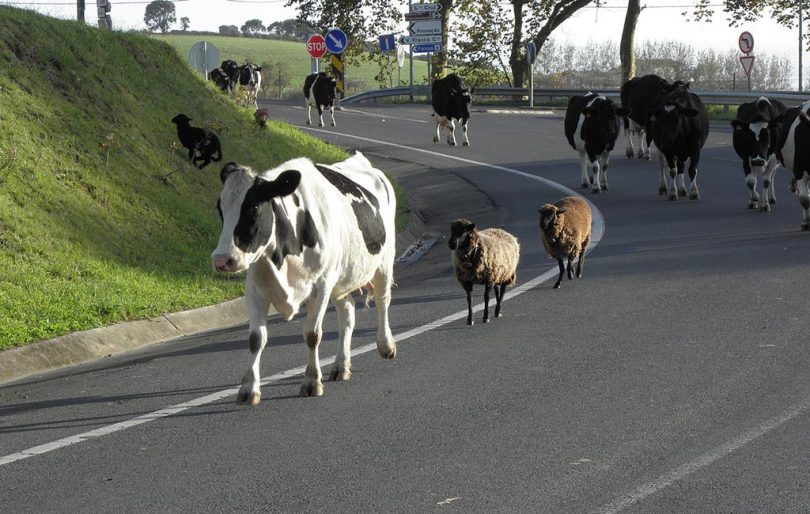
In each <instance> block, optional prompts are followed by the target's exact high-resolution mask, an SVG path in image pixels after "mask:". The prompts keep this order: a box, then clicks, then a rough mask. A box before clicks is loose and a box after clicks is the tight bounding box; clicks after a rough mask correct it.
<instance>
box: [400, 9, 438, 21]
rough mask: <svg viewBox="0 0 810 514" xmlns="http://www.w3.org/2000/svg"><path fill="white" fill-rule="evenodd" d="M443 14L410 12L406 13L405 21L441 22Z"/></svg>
mask: <svg viewBox="0 0 810 514" xmlns="http://www.w3.org/2000/svg"><path fill="white" fill-rule="evenodd" d="M441 19H442V14H441V13H440V12H427V11H425V12H408V13H405V21H429V20H441Z"/></svg>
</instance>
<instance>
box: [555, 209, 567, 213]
mask: <svg viewBox="0 0 810 514" xmlns="http://www.w3.org/2000/svg"><path fill="white" fill-rule="evenodd" d="M567 210H568V209H557V214H562V213H564V212H565V211H567Z"/></svg>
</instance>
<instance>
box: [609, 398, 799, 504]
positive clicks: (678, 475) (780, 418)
mask: <svg viewBox="0 0 810 514" xmlns="http://www.w3.org/2000/svg"><path fill="white" fill-rule="evenodd" d="M808 409H810V398H806V399H805V400H803V401H801V402H799V403H797V404H795V405H793V406H792V407H790V408H789V409H787V410H786V411H784V412H782V413H781V414H779V415H777V416H774V417H772V418H771V419H769V420H767V421H765V422H764V423H762V424H761V425H759V426H756V427H754V428H752V429H751V430H749V431H748V432H745V433H743V434H742V435H739V436H737V437H735V438H734V439H732V440H731V441H728V442H726V443H724V444H721V445H720V446H717V447H715V448H712V449H711V450H709V451H707V452H706V453H704V454H703V455H700V456H699V457H697V458H696V459H694V460H691V461H689V462H687V463H685V464H681V465H680V466H678V467H676V468H674V469H672V470H670V471H668V472H667V473H664V474H663V475H661V476H660V477H658V478H656V479H655V480H653V481H652V482H648V483H646V484H644V485H641V486H639V487H637V488H636V489H635V490H633V491H632V492H631V493H629V494H627V495H625V496H624V497H622V499H620V500H616V501H615V502H613V503H610V504H608V505H605V506H603V507H602V508H600V509H599V510H597V511H596V512H598V513H599V514H614V513H617V512H621V511H623V510H625V509H627V508H628V507H630V506H632V505H635V504H636V503H638V502H640V501H641V500H643V499H645V498H647V497H649V496H652V495H653V494H655V493H657V492H658V491H660V490H662V489H666V488H667V487H669V486H671V485H672V484H674V483H675V482H678V481H680V480H683V479H684V478H686V477H688V476H689V475H691V474H692V473H695V472H696V471H700V470H701V469H703V468H705V467H707V466H710V465H711V464H713V463H714V462H716V461H718V460H720V459H722V458H723V457H725V456H726V455H728V454H730V453H732V452H734V451H736V450H739V449H740V448H742V447H743V446H745V445H747V444H749V443H751V442H752V441H754V440H755V439H758V438H760V437H762V436H763V435H765V434H767V433H768V432H770V431H772V430H774V429H775V428H779V427H780V426H782V425H784V424H785V423H787V422H788V421H790V420H792V419H793V418H795V417H796V416H798V415H799V414H802V413H804V412H805V411H807V410H808Z"/></svg>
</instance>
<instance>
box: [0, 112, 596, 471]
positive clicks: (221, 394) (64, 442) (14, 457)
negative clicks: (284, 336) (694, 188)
mask: <svg viewBox="0 0 810 514" xmlns="http://www.w3.org/2000/svg"><path fill="white" fill-rule="evenodd" d="M308 130H312V131H314V132H324V133H327V134H333V135H340V136H343V137H351V138H354V139H361V140H364V141H368V142H371V143H375V144H380V145H389V146H394V147H397V148H402V149H405V150H411V151H416V152H422V153H426V154H429V155H435V156H438V157H445V158H447V159H453V160H456V161H461V162H465V163H468V164H474V165H476V166H483V167H487V168H492V169H496V170H499V171H503V172H506V173H511V174H514V175H518V176H520V177H524V178H528V179H531V180H535V181H538V182H541V183H543V184H545V185H547V186H550V187H552V188H555V189H557V190H559V191H562V192H563V193H565V194H569V195H576V196H580V195H579V194H578V193H576V192H574V191H573V190H571V189H568V188H567V187H565V186H563V185H561V184H557V183H556V182H552V181H550V180H548V179H545V178H543V177H538V176H536V175H531V174H529V173H525V172H522V171H518V170H514V169H512V168H506V167H504V166H497V165H494V164H486V163H483V162H477V161H473V160H470V159H465V158H462V157H455V156H451V155H445V154H441V153H438V152H432V151H430V150H422V149H419V148H411V147H408V146H404V145H398V144H395V143H388V142H386V141H378V140H375V139H369V138H364V137H360V136H349V135H346V134H335V133H334V132H329V131H326V130H321V129H313V128H308ZM586 200H587V199H586ZM588 203H589V204H590V203H591V202H590V201H588ZM591 209H592V210H593V219H594V227H593V234H592V239H591V244H590V246H589V247H588V251H589V252H590V251H591V249H593V248H594V247H595V246H596V245H597V244H598V243H599V241H600V240H601V239H602V234H604V226H605V222H604V219H603V218H602V214H601V213H600V212H599V210H598V209H597V208H596V206H595V205H593V204H591ZM556 273H557V269H556V268H553V269H550V270H548V271H546V272H545V273H543V274H541V275H539V276H537V277H535V278H533V279H531V280H529V281H528V282H526V283H524V284H521V285H520V286H517V287H515V288H514V289H512V290H511V291H510V292H508V293H507V294H506V298H512V297H515V296H518V295H520V294H523V293H525V292H526V291H528V290H530V289H532V288H533V287H536V286H537V285H539V284H541V283H543V282H545V281H546V280H548V279H549V278H551V277H553V276H554V275H555V274H556ZM483 308H484V304H483V303H480V304H478V305H476V306H475V307H474V308H473V311H474V312H478V311H480V310H482V309H483ZM466 316H467V310H466V309H465V310H463V311H459V312H456V313H454V314H450V315H449V316H445V317H443V318H440V319H437V320H435V321H432V322H430V323H427V324H425V325H422V326H420V327H416V328H412V329H411V330H407V331H405V332H403V333H401V334H398V335H395V336H394V339H395V340H397V341H404V340H406V339H410V338H411V337H415V336H418V335H420V334H424V333H425V332H429V331H431V330H433V329H435V328H439V327H442V326H444V325H447V324H448V323H451V322H453V321H456V320H459V319H462V318H464V317H466ZM376 349H377V344H376V343H372V344H367V345H364V346H360V347H358V348H355V349H354V350H352V356H356V355H362V354H364V353H368V352H370V351H372V350H376ZM334 362H335V356H334V355H333V356H331V357H327V358H325V359H321V367H324V366H328V365H330V364H332V363H334ZM304 369H305V366H299V367H297V368H292V369H288V370H286V371H282V372H281V373H276V374H275V375H272V376H269V377H266V378H264V379H262V381H261V385H262V386H266V385H268V384H271V383H275V382H279V381H281V380H284V379H286V378H290V377H295V376H298V375H302V374H303V373H304ZM238 392H239V388H238V387H233V388H230V389H224V390H222V391H217V392H215V393H211V394H209V395H206V396H202V397H200V398H196V399H194V400H189V401H187V402H184V403H179V404H177V405H172V406H170V407H166V408H164V409H160V410H157V411H154V412H150V413H147V414H143V415H141V416H137V417H135V418H132V419H128V420H126V421H121V422H119V423H114V424H112V425H107V426H103V427H99V428H97V429H95V430H90V431H89V432H84V433H81V434H77V435H72V436H70V437H65V438H63V439H59V440H57V441H53V442H50V443H46V444H42V445H39V446H34V447H33V448H28V449H27V450H22V451H20V452H17V453H12V454H10V455H6V456H3V457H0V466H5V465H6V464H11V463H12V462H16V461H19V460H23V459H27V458H30V457H34V456H36V455H42V454H44V453H48V452H51V451H54V450H58V449H59V448H64V447H66V446H72V445H74V444H77V443H82V442H84V441H88V440H90V439H97V438H99V437H103V436H105V435H109V434H112V433H115V432H119V431H121V430H126V429H128V428H132V427H135V426H138V425H142V424H144V423H148V422H150V421H156V420H158V419H161V418H165V417H167V416H171V415H173V414H178V413H180V412H183V411H186V410H188V409H191V408H193V407H200V406H203V405H207V404H209V403H214V402H216V401H219V400H222V399H224V398H227V397H233V396H236V394H237V393H238Z"/></svg>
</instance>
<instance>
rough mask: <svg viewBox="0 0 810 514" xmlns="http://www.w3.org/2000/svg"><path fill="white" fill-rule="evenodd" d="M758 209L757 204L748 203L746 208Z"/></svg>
mask: <svg viewBox="0 0 810 514" xmlns="http://www.w3.org/2000/svg"><path fill="white" fill-rule="evenodd" d="M758 207H759V204H757V202H749V203H748V208H749V209H757V208H758Z"/></svg>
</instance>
